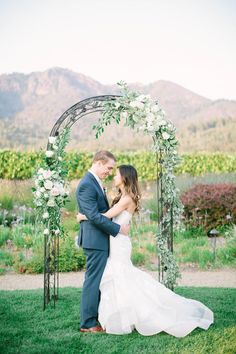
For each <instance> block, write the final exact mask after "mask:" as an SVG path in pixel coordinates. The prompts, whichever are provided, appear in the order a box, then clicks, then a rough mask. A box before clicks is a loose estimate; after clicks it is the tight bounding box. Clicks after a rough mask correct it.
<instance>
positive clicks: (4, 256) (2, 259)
mask: <svg viewBox="0 0 236 354" xmlns="http://www.w3.org/2000/svg"><path fill="white" fill-rule="evenodd" d="M0 264H2V265H5V266H12V265H13V256H12V254H11V253H10V252H8V251H4V250H0Z"/></svg>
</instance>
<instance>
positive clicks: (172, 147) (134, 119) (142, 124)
mask: <svg viewBox="0 0 236 354" xmlns="http://www.w3.org/2000/svg"><path fill="white" fill-rule="evenodd" d="M118 85H119V87H120V89H121V91H122V96H121V97H119V98H117V99H116V100H111V101H108V102H105V103H104V105H103V114H102V116H101V118H100V120H99V122H98V125H97V126H95V127H94V129H96V136H97V137H98V136H99V135H100V134H102V132H103V131H104V128H105V126H107V125H108V124H110V123H111V122H112V120H115V121H116V122H117V123H119V122H120V121H121V119H124V120H125V123H126V125H127V126H129V127H130V128H132V129H135V130H136V131H138V132H143V133H144V134H148V135H151V136H152V138H153V142H154V145H153V149H154V152H155V153H156V154H157V156H158V157H159V161H160V164H161V174H160V176H159V179H160V183H161V185H162V199H163V201H162V204H163V206H164V207H165V210H167V212H165V213H164V214H163V216H162V219H161V222H160V223H159V229H158V232H157V235H156V239H157V249H158V254H159V256H160V259H161V263H162V269H164V272H165V277H164V284H165V285H168V286H170V287H171V286H174V284H175V283H176V279H177V278H178V277H180V273H179V269H178V266H177V263H176V261H175V258H174V256H173V254H172V252H171V251H170V250H169V249H168V247H167V239H168V236H169V233H170V230H171V223H173V226H174V228H178V227H179V225H180V221H181V216H182V213H183V205H182V203H181V201H180V198H179V190H178V189H177V187H176V185H175V176H174V169H175V167H176V166H177V164H178V163H179V162H180V158H179V156H178V153H177V151H176V148H177V146H178V141H177V139H176V137H175V126H174V125H173V123H172V122H171V121H169V120H168V119H167V118H166V113H165V111H164V110H162V109H161V108H160V106H159V105H158V103H157V102H155V101H153V100H152V98H151V97H150V95H143V94H139V93H137V92H135V91H129V89H128V87H127V85H126V83H124V82H120V83H118ZM171 214H172V215H171Z"/></svg>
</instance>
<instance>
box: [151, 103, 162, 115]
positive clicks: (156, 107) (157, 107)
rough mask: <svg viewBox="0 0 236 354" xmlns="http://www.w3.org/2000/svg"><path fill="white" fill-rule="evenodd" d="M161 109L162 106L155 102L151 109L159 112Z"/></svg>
mask: <svg viewBox="0 0 236 354" xmlns="http://www.w3.org/2000/svg"><path fill="white" fill-rule="evenodd" d="M159 109H160V108H159V106H158V104H155V105H154V106H152V108H151V111H152V112H153V113H155V112H158V111H159Z"/></svg>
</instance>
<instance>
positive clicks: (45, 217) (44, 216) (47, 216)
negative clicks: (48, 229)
mask: <svg viewBox="0 0 236 354" xmlns="http://www.w3.org/2000/svg"><path fill="white" fill-rule="evenodd" d="M48 218H49V214H48V212H47V211H46V213H44V214H43V219H48Z"/></svg>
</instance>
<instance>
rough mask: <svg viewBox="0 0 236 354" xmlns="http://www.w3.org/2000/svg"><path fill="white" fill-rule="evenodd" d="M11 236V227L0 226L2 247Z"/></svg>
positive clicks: (0, 243)
mask: <svg viewBox="0 0 236 354" xmlns="http://www.w3.org/2000/svg"><path fill="white" fill-rule="evenodd" d="M10 238H11V230H10V229H9V227H4V226H2V225H1V226H0V247H1V246H3V245H4V244H5V243H6V241H7V240H9V239H10Z"/></svg>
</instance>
